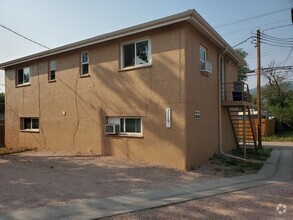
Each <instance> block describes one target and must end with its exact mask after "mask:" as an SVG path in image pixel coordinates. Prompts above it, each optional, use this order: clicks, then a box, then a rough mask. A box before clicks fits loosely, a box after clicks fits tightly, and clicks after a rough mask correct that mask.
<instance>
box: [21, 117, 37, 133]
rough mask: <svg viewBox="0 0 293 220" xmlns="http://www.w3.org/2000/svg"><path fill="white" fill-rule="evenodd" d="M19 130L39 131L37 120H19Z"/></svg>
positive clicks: (26, 118) (25, 118)
mask: <svg viewBox="0 0 293 220" xmlns="http://www.w3.org/2000/svg"><path fill="white" fill-rule="evenodd" d="M20 130H21V131H32V132H38V131H39V118H28V117H24V118H20Z"/></svg>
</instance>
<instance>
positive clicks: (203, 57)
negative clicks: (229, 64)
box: [199, 47, 207, 62]
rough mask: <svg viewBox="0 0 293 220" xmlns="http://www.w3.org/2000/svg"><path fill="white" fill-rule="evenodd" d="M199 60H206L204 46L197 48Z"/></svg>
mask: <svg viewBox="0 0 293 220" xmlns="http://www.w3.org/2000/svg"><path fill="white" fill-rule="evenodd" d="M199 60H200V62H205V61H206V60H207V50H206V48H204V47H200V49H199Z"/></svg>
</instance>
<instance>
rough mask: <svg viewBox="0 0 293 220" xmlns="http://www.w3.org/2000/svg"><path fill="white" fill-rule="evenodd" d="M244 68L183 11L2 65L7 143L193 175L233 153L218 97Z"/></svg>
mask: <svg viewBox="0 0 293 220" xmlns="http://www.w3.org/2000/svg"><path fill="white" fill-rule="evenodd" d="M207 61H208V62H207ZM243 62H244V61H243V60H242V58H241V57H239V56H238V55H237V54H236V53H235V51H234V50H233V49H232V48H231V47H230V46H229V45H228V43H227V42H226V41H225V40H224V39H223V38H222V37H221V36H219V34H217V33H216V32H215V30H214V29H213V28H212V27H211V26H210V25H209V24H208V23H207V22H206V21H205V20H204V19H203V18H202V17H201V16H200V15H199V14H198V13H197V12H196V11H194V10H189V11H186V12H183V13H180V14H176V15H173V16H170V17H166V18H163V19H159V20H155V21H151V22H148V23H145V24H141V25H137V26H134V27H130V28H127V29H123V30H120V31H116V32H113V33H109V34H105V35H101V36H98V37H94V38H91V39H87V40H83V41H80V42H77V43H73V44H69V45H65V46H62V47H58V48H55V49H50V50H47V51H44V52H40V53H37V54H33V55H30V56H27V57H23V58H20V59H16V60H13V61H9V62H6V63H2V64H0V68H1V69H5V80H6V81H5V86H6V112H5V126H6V131H5V143H6V146H7V147H11V148H19V147H37V148H39V149H45V150H48V151H52V152H66V153H68V152H70V153H77V154H98V155H113V156H117V157H124V158H129V159H134V160H142V161H147V162H151V163H154V164H161V165H164V166H168V167H173V168H179V169H187V170H188V169H191V168H192V167H194V166H197V165H198V164H200V163H202V162H204V161H205V160H207V159H208V158H209V157H211V156H212V155H213V154H214V153H215V152H218V151H219V147H220V146H222V147H223V150H224V151H228V150H230V149H232V148H234V147H236V142H235V138H234V136H233V132H232V127H231V124H230V121H229V116H228V113H227V109H226V108H225V107H222V105H221V94H220V91H221V82H233V81H236V80H237V68H238V65H242V64H243ZM211 67H212V68H211ZM108 124H110V126H106V125H108ZM114 124H115V125H118V126H112V125H114ZM114 128H116V131H114V130H113V129H114ZM117 129H118V130H117ZM106 130H107V131H108V132H114V133H115V134H106V133H105V131H106Z"/></svg>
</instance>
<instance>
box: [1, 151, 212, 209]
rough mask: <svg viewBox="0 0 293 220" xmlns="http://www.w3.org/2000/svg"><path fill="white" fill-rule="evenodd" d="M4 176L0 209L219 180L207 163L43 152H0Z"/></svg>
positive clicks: (2, 174)
mask: <svg viewBox="0 0 293 220" xmlns="http://www.w3.org/2000/svg"><path fill="white" fill-rule="evenodd" d="M205 167H206V168H205ZM0 177H1V179H0V195H1V196H0V213H5V212H9V211H11V210H16V209H22V208H32V207H40V206H46V205H49V204H62V203H65V202H68V201H79V200H83V199H97V198H103V197H109V196H116V195H123V194H127V193H131V192H139V191H144V190H148V189H156V188H162V187H168V186H171V185H174V184H184V183H188V182H196V181H202V180H204V179H211V178H216V176H214V172H213V170H209V169H208V166H202V167H200V168H199V169H198V170H195V171H194V172H185V171H178V170H174V169H168V168H163V167H160V166H154V165H150V164H147V163H142V162H135V161H129V160H125V159H118V158H114V157H96V156H85V157H74V156H58V155H55V156H46V154H45V153H42V152H25V153H20V154H14V155H6V156H0Z"/></svg>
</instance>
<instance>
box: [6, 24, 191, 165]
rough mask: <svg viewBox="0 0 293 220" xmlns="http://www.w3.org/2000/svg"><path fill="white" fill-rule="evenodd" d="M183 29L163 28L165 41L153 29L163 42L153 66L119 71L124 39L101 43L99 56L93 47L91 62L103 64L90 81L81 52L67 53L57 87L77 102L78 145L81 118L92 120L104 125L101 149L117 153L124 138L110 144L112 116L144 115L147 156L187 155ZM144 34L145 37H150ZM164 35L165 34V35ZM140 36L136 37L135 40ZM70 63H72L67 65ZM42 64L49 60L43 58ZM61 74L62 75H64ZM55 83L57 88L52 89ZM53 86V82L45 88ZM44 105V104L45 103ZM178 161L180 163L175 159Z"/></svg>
mask: <svg viewBox="0 0 293 220" xmlns="http://www.w3.org/2000/svg"><path fill="white" fill-rule="evenodd" d="M178 27H179V29H178ZM180 29H181V27H180V25H178V24H177V25H174V26H171V27H165V28H164V29H163V30H164V31H165V32H164V31H163V32H162V33H161V30H160V34H158V35H160V37H158V36H156V32H159V31H158V30H156V31H154V32H153V35H152V34H151V37H152V39H155V38H156V37H157V38H159V40H158V41H156V40H153V41H152V43H153V45H152V47H154V48H155V49H154V50H153V51H152V52H153V53H152V60H153V63H152V64H153V65H152V67H148V68H140V69H137V70H131V71H122V72H118V71H117V68H118V65H119V61H118V60H119V47H120V46H119V45H120V41H118V40H115V41H112V42H110V43H109V42H108V43H104V44H100V45H98V46H97V47H96V48H99V50H98V52H97V51H96V52H94V49H95V48H93V49H92V50H91V48H88V51H89V53H90V57H93V58H90V59H97V61H98V62H93V63H97V64H92V65H90V74H91V76H90V77H87V78H80V77H79V58H80V57H79V55H80V52H81V51H80V50H77V51H75V52H74V54H76V55H74V56H73V55H72V54H73V53H72V52H70V53H66V54H63V56H65V60H64V61H63V62H62V65H60V66H59V67H58V65H57V73H56V84H58V85H60V84H61V85H62V87H63V92H62V94H60V97H62V99H64V97H65V96H66V97H67V96H68V100H72V102H74V103H75V105H73V106H74V107H73V108H75V109H74V110H75V112H76V119H75V118H71V119H70V120H72V122H71V123H72V127H74V129H72V130H73V131H70V132H72V136H73V147H74V145H75V141H76V140H75V136H78V135H81V134H79V133H80V129H81V128H80V120H81V119H82V120H83V119H85V118H87V120H88V119H90V120H91V121H92V122H94V124H95V125H96V126H99V128H100V130H99V131H97V135H98V136H99V138H100V139H101V142H100V144H101V145H102V147H104V146H107V149H112V148H113V147H114V146H112V145H113V143H112V142H113V141H112V140H114V139H120V138H117V137H115V138H113V139H112V140H110V138H111V137H107V136H104V134H103V128H104V124H106V122H107V121H106V117H107V116H142V117H143V119H144V117H146V116H147V120H145V121H144V122H143V123H144V124H143V129H144V130H143V133H144V135H145V137H151V139H152V140H148V142H144V144H147V145H150V144H153V145H156V146H147V147H150V148H149V149H146V150H147V151H148V153H150V154H153V156H156V157H158V158H159V157H160V156H163V157H168V154H171V151H172V150H174V149H175V150H176V151H177V152H180V153H179V154H181V155H183V154H185V150H186V149H185V144H184V143H182V140H185V136H184V135H185V134H184V129H185V116H184V114H185V109H184V107H183V105H182V103H181V102H182V101H183V100H181V99H182V98H183V94H182V93H183V92H184V90H185V85H183V83H184V80H183V78H182V77H183V72H181V68H180V67H181V65H182V63H180V62H181V61H182V60H181V55H182V54H183V53H184V51H181V50H178V48H181V45H180V34H181V33H180ZM170 33H171V34H170ZM149 34H150V33H148V36H149ZM141 35H142V36H145V33H142V34H141ZM161 35H165V37H162V36H161ZM136 38H137V36H136V37H135V38H134V39H136ZM164 39H168V40H164ZM163 41H167V42H163ZM155 44H157V45H155ZM117 48H118V49H117ZM84 50H86V48H85V49H83V51H84ZM91 51H93V53H102V52H104V51H106V53H105V54H101V56H99V54H95V55H93V54H92V53H91ZM99 51H101V52H99ZM113 51H117V53H113ZM180 53H181V54H180ZM66 57H67V58H66ZM70 57H74V58H72V59H73V60H74V62H73V61H71V60H72V59H69V58H70ZM59 58H60V59H61V56H59V57H58V56H57V57H56V60H57V62H58V59H59ZM66 60H68V62H69V63H68V64H67V63H66ZM40 62H44V60H43V61H40ZM71 64H73V65H71ZM42 65H44V64H42ZM70 65H71V66H70ZM70 69H72V70H70ZM73 69H74V70H73ZM58 71H60V74H59V75H58ZM64 71H65V72H64ZM66 71H67V72H68V73H69V72H70V71H71V72H70V75H71V74H72V77H73V78H70V79H69V78H65V77H64V76H66V74H65V73H66ZM39 74H40V73H39ZM41 74H44V77H43V78H42V80H43V81H42V82H41V84H42V83H46V84H48V82H47V77H46V76H45V75H47V72H46V71H43V73H41ZM12 78H14V77H12ZM9 79H11V78H9ZM44 79H45V80H44ZM54 84H55V83H53V84H52V87H53V86H54ZM41 86H43V85H41ZM49 86H51V84H49V85H47V86H46V87H49ZM59 87H60V86H59ZM24 89H26V88H24ZM39 89H40V91H39V92H40V93H41V92H44V90H43V88H42V87H39ZM42 90H43V91H42ZM56 99H58V97H56ZM65 100H66V98H65ZM40 102H42V100H41V99H40ZM41 105H42V104H40V106H41ZM167 107H171V108H173V109H174V111H173V112H172V115H173V117H172V119H173V121H172V128H171V129H166V127H165V109H166V108H167ZM40 112H41V109H40ZM15 113H17V112H15ZM101 123H102V125H101ZM42 133H43V135H44V139H46V134H45V133H46V132H45V131H44V132H42ZM32 135H33V134H32ZM124 139H125V141H124V143H123V144H126V145H127V146H128V144H130V142H131V143H133V144H132V145H135V144H136V143H137V141H140V143H143V142H142V141H144V140H145V138H143V139H128V138H124ZM45 142H46V141H45ZM160 142H161V143H162V144H161V146H160V148H162V149H164V150H161V151H155V150H154V149H155V147H156V148H157V149H158V143H160ZM138 151H139V150H138ZM150 151H151V152H150ZM102 153H106V154H108V153H110V154H111V152H105V149H104V150H102ZM157 154H161V155H157ZM132 157H134V155H132ZM133 159H136V158H133ZM137 159H140V158H137ZM173 159H174V160H176V159H177V158H176V156H174V158H173Z"/></svg>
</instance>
